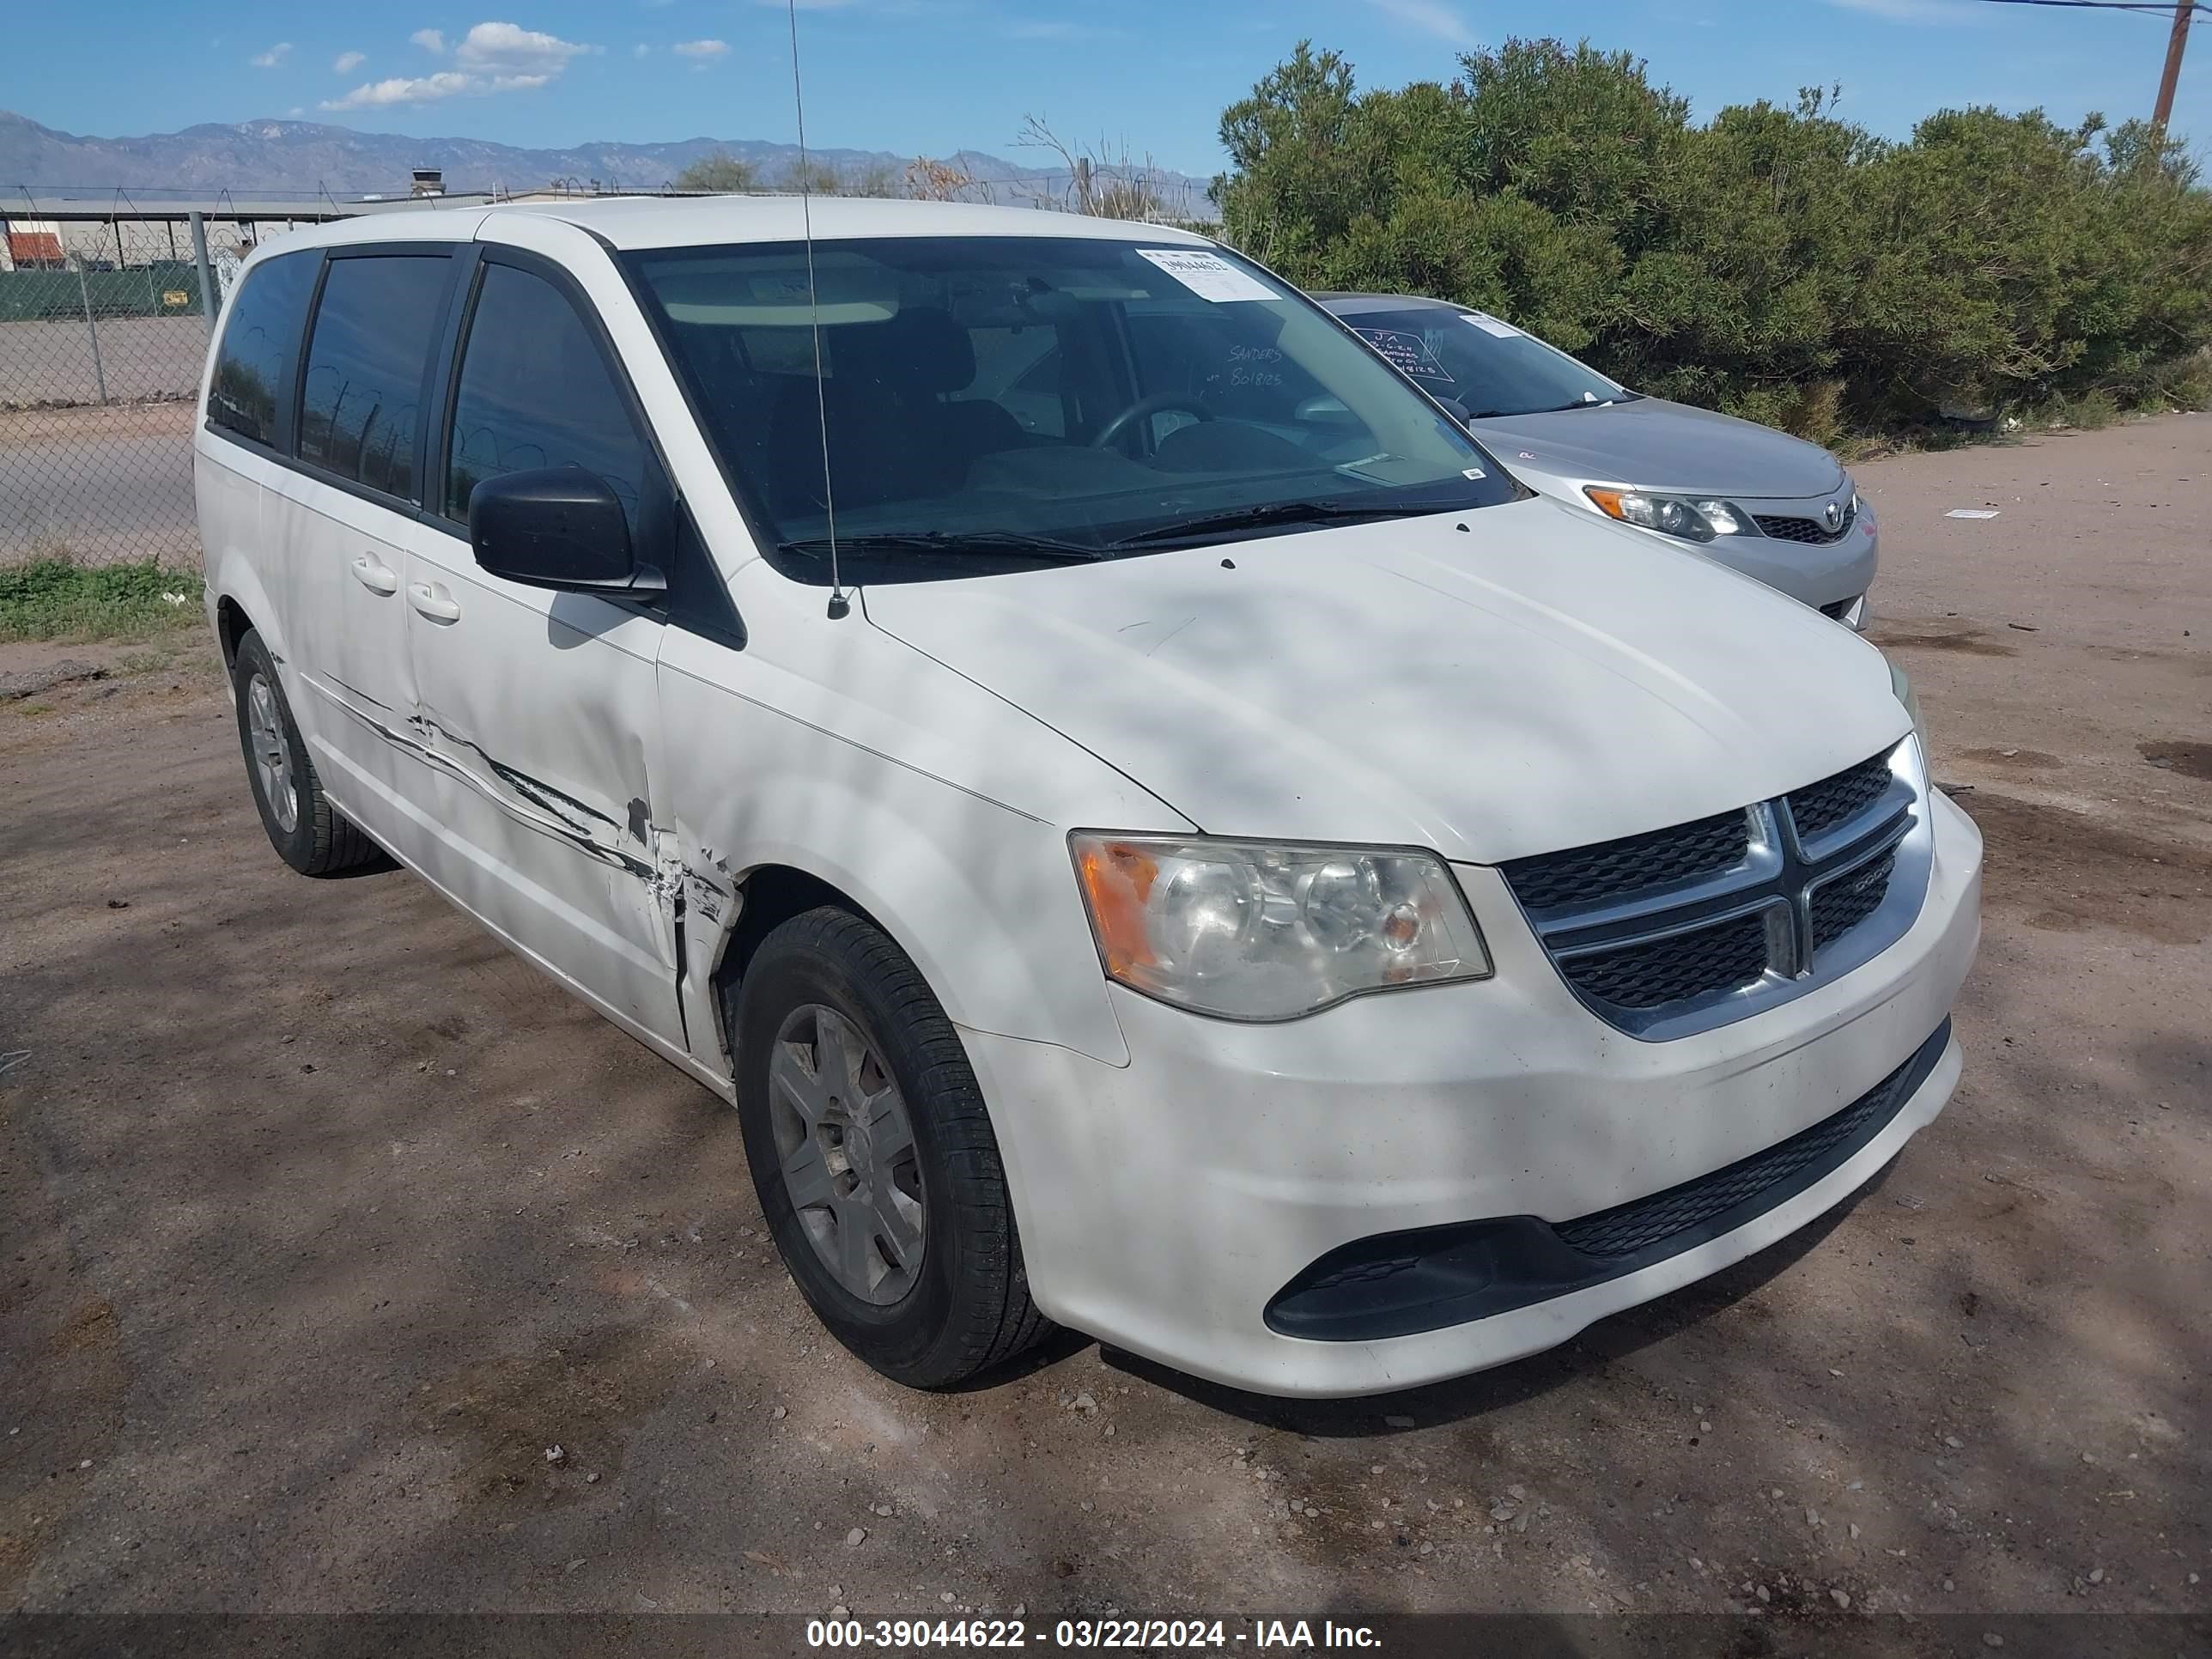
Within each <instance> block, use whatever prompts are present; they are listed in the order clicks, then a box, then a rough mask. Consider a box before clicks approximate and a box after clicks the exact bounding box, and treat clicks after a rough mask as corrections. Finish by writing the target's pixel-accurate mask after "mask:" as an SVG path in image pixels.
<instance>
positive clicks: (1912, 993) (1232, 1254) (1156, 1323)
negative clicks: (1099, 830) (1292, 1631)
mask: <svg viewBox="0 0 2212 1659" xmlns="http://www.w3.org/2000/svg"><path fill="white" fill-rule="evenodd" d="M1933 799H1934V811H1933V819H1934V855H1933V864H1932V866H1931V869H1930V872H1929V887H1928V896H1927V900H1926V902H1925V904H1924V906H1923V909H1922V912H1921V914H1920V916H1919V918H1918V920H1917V921H1916V922H1915V923H1914V924H1913V926H1912V927H1911V929H1909V930H1908V931H1907V932H1906V933H1905V935H1904V936H1903V937H1902V938H1901V939H1899V940H1898V941H1897V943H1896V944H1894V945H1892V946H1891V947H1890V948H1889V949H1888V950H1887V951H1883V952H1882V953H1881V955H1879V956H1877V957H1875V958H1874V959H1873V960H1872V961H1870V962H1869V963H1866V964H1865V965H1863V967H1861V968H1859V969H1856V970H1854V971H1852V972H1851V973H1849V974H1847V975H1844V976H1843V977H1841V978H1839V979H1838V980H1837V981H1834V982H1833V983H1832V984H1829V985H1826V986H1822V987H1820V988H1819V989H1817V990H1815V991H1813V992H1811V993H1808V994H1806V995H1805V996H1802V997H1801V998H1799V999H1797V1000H1795V1001H1792V1002H1790V1003H1787V1004H1784V1005H1783V1006H1780V1007H1778V1008H1774V1009H1772V1010H1770V1011H1769V1012H1765V1013H1761V1014H1758V1015H1754V1016H1753V1017H1751V1018H1747V1019H1742V1020H1739V1021H1737V1022H1735V1023H1734V1024H1728V1025H1723V1026H1721V1027H1719V1028H1717V1029H1716V1030H1711V1031H1706V1032H1702V1033H1699V1034H1696V1035H1694V1036H1685V1037H1680V1038H1677V1039H1674V1040H1673V1041H1670V1042H1642V1041H1639V1040H1638V1039H1637V1038H1634V1037H1632V1036H1626V1035H1624V1034H1623V1033H1621V1032H1620V1031H1616V1030H1613V1029H1612V1028H1611V1027H1609V1026H1607V1024H1605V1023H1604V1022H1602V1021H1601V1020H1600V1019H1598V1018H1597V1017H1596V1016H1595V1015H1594V1014H1592V1013H1590V1012H1589V1011H1588V1010H1586V1009H1585V1008H1583V1006H1581V1005H1580V1004H1579V1003H1578V1002H1577V1001H1576V1000H1575V999H1574V998H1573V996H1572V995H1571V994H1570V993H1569V991H1568V989H1567V987H1566V986H1565V982H1564V981H1562V980H1561V979H1560V977H1559V974H1558V972H1557V970H1556V969H1554V968H1553V965H1552V964H1551V963H1550V962H1549V960H1548V959H1547V958H1546V957H1545V956H1544V955H1543V953H1542V951H1541V947H1540V946H1539V945H1537V943H1536V941H1535V939H1534V936H1533V935H1532V934H1530V933H1529V932H1528V929H1527V927H1526V926H1525V925H1523V924H1520V923H1519V920H1518V916H1517V914H1516V910H1515V908H1514V905H1513V902H1512V899H1511V896H1510V894H1509V893H1508V891H1507V890H1506V888H1505V886H1504V882H1503V880H1502V879H1501V878H1499V877H1498V874H1497V872H1495V871H1493V870H1490V869H1487V868H1483V867H1478V866H1461V867H1460V869H1459V875H1460V878H1461V880H1462V885H1463V887H1464V888H1465V890H1466V891H1467V893H1468V899H1469V901H1470V902H1472V903H1473V904H1474V907H1475V910H1476V914H1477V915H1478V916H1479V917H1480V918H1481V919H1482V920H1483V921H1485V922H1486V923H1487V924H1488V926H1487V927H1486V932H1487V933H1488V936H1489V941H1490V945H1491V948H1492V954H1493V957H1495V959H1496V963H1497V968H1498V973H1497V976H1496V977H1495V978H1493V979H1491V980H1488V981H1480V982H1476V983H1473V984H1463V985H1453V986H1440V987H1433V988H1427V989H1420V990H1407V991H1399V992H1393V993H1390V994H1384V995H1379V996H1370V997H1362V998H1358V999H1355V1000H1352V1001H1350V1002H1346V1003H1344V1004H1341V1005H1340V1006H1337V1007H1335V1008H1333V1009H1330V1010H1328V1011H1327V1012H1324V1013H1322V1014H1319V1015H1316V1016H1314V1017H1313V1018H1310V1019H1304V1020H1299V1021H1296V1022H1293V1023H1291V1024H1281V1025H1237V1024H1227V1023H1225V1022H1221V1021H1216V1020H1208V1019H1203V1018H1198V1017H1196V1016H1194V1015H1191V1014H1188V1013H1184V1012H1181V1011H1179V1010H1176V1009H1173V1008H1170V1007H1167V1006H1163V1005H1161V1004H1159V1003H1156V1002H1152V1001H1150V1000H1146V999H1145V998H1143V997H1140V996H1138V995H1136V994H1133V993H1130V992H1127V991H1126V990H1124V989H1122V988H1121V987H1118V986H1117V987H1109V992H1110V994H1111V995H1112V997H1113V999H1114V1002H1115V1012H1116V1014H1117V1016H1118V1018H1119V1019H1120V1021H1121V1027H1122V1030H1123V1033H1124V1035H1125V1036H1126V1038H1127V1044H1128V1048H1129V1052H1130V1055H1131V1059H1130V1063H1129V1064H1128V1065H1127V1066H1109V1065H1105V1064H1103V1063H1101V1062H1098V1061H1095V1060H1089V1059H1086V1058H1085V1057H1083V1056H1081V1055H1079V1054H1074V1053H1073V1051H1071V1050H1068V1049H1066V1048H1058V1047H1055V1046H1054V1045H1051V1044H1047V1043H1038V1042H1020V1041H1017V1040H1013V1039H1009V1038H1004V1037H997V1036H988V1035H986V1034H983V1033H980V1032H976V1031H974V1030H963V1032H962V1036H963V1040H964V1042H965V1043H966V1045H967V1048H968V1051H969V1055H970V1057H971V1059H972V1060H973V1061H974V1063H975V1069H976V1072H977V1073H978V1077H979V1080H980V1081H981V1084H982V1087H983V1092H984V1097H985V1098H986V1099H987V1101H988V1102H989V1103H990V1104H991V1109H992V1116H993V1120H994V1124H995V1125H996V1127H997V1129H998V1134H999V1140H1000V1147H1001V1150H1002V1152H1003V1153H1004V1155H1005V1158H1006V1167H1007V1173H1008V1176H1009V1179H1010V1181H1011V1182H1012V1187H1013V1192H1014V1200H1015V1206H1016V1213H1017V1216H1018V1220H1019V1224H1020V1227H1021V1237H1022V1247H1023V1253H1024V1259H1025V1262H1026V1265H1027V1267H1028V1272H1029V1278H1030V1287H1031V1291H1032V1293H1033V1294H1034V1295H1035V1297H1036V1301H1037V1304H1038V1305H1039V1306H1040V1307H1041V1308H1042V1310H1044V1311H1045V1312H1046V1313H1048V1314H1049V1315H1051V1316H1053V1317H1054V1319H1057V1320H1059V1321H1060V1322H1062V1323H1064V1324H1066V1325H1069V1326H1072V1327H1073V1328H1077V1329H1079V1330H1083V1331H1085V1332H1088V1333H1090V1334H1092V1335H1094V1336H1097V1337H1098V1338H1100V1339H1102V1340H1106V1341H1109V1342H1111V1343H1114V1344H1116V1345H1118V1346H1122V1347H1125V1348H1127V1349H1129V1350H1131V1351H1133V1352H1138V1353H1141V1354H1144V1355H1146V1356H1148V1357H1150V1358H1154V1359H1158V1360H1159V1361H1161V1362H1163V1363H1164V1364H1170V1365H1172V1366H1175V1367H1176V1368H1178V1369H1180V1370H1185V1371H1188V1372H1191V1373H1194V1374H1195V1375H1197V1376H1204V1377H1208V1378H1211V1379H1212V1380H1214V1381H1216V1382H1220V1383H1229V1384H1231V1385H1234V1386H1237V1387H1241V1388H1248V1389H1256V1390H1259V1391H1261V1392H1265V1393H1271V1394H1280V1395H1354V1394H1367V1393H1375V1392H1380V1391H1383V1390H1388V1389H1402V1388H1410V1387H1413V1386H1415V1385H1417V1384H1419V1383H1428V1382H1433V1381H1436V1380H1437V1379H1439V1378H1443V1377H1447V1376H1455V1375H1458V1374H1461V1373H1463V1372H1467V1371H1472V1370H1482V1369H1484V1368H1486V1367H1487V1366H1492V1365H1497V1364H1503V1363H1504V1362H1506V1361H1508V1360H1511V1359H1515V1358H1520V1357H1522V1356H1523V1355H1525V1354H1529V1353H1533V1352H1538V1351H1539V1350H1541V1349H1544V1348H1547V1347H1550V1346H1554V1345H1555V1344H1557V1343H1559V1342H1562V1341H1565V1340H1567V1339H1568V1338H1569V1337H1571V1336H1572V1335H1574V1334H1576V1333H1577V1331H1579V1330H1581V1329H1583V1328H1584V1327H1585V1326H1587V1325H1589V1324H1590V1323H1591V1322H1593V1321H1595V1320H1598V1319H1601V1318H1603V1317H1604V1316H1607V1315H1608V1314H1611V1313H1614V1312H1618V1311H1619V1310H1621V1309H1624V1308H1627V1307H1632V1306H1633V1305H1635V1304H1638V1303H1640V1302H1644V1301H1647V1300H1649V1299H1650V1298H1651V1297H1656V1296H1659V1295H1662V1294H1664V1293H1665V1292H1667V1291H1671V1290H1674V1289H1675V1288H1677V1287H1679V1286H1680V1285H1686V1284H1688V1283H1691V1282H1692V1281H1693V1280H1695V1279H1700V1278H1702V1277H1704V1276H1705V1275H1706V1274H1708V1273H1713V1272H1715V1271H1717V1270H1718V1269H1719V1268H1721V1267H1725V1266H1727V1265H1728V1264H1729V1263H1730V1262H1733V1261H1738V1260H1740V1259H1741V1258H1742V1257H1744V1256H1746V1255H1751V1254H1752V1253H1753V1252H1754V1251H1757V1250H1759V1249H1762V1248H1764V1247H1765V1245H1767V1244H1770V1243H1773V1242H1774V1241H1775V1240H1777V1239H1778V1238H1781V1237H1784V1235H1786V1234H1788V1233H1790V1232H1791V1231H1794V1230H1796V1228H1798V1227H1800V1226H1802V1225H1804V1224H1805V1223H1806V1222H1808V1221H1809V1220H1811V1219H1812V1218H1814V1216H1816V1215H1818V1214H1820V1212H1823V1211H1825V1210H1826V1209H1827V1208H1829V1207H1830V1206H1832V1205H1834V1204H1835V1203H1837V1202H1838V1200H1841V1199H1843V1198H1844V1197H1845V1196H1847V1195H1848V1194H1850V1193H1851V1192H1852V1191H1853V1190H1855V1189H1856V1188H1857V1187H1858V1186H1859V1185H1861V1184H1862V1183H1863V1182H1864V1181H1866V1179H1867V1178H1868V1177H1869V1176H1871V1175H1873V1174H1874V1173H1875V1171H1876V1170H1879V1169H1881V1167H1882V1165H1883V1164H1886V1163H1887V1161H1888V1160H1889V1159H1890V1158H1892V1157H1893V1156H1894V1155H1895V1153H1896V1152H1897V1150H1898V1149H1899V1147H1900V1146H1903V1145H1904V1143H1905V1141H1906V1140H1907V1139H1910V1138H1911V1135H1912V1134H1913V1133H1915V1132H1916V1131H1917V1130H1918V1129H1919V1128H1920V1127H1922V1126H1923V1125H1924V1124H1925V1123H1927V1122H1928V1121H1929V1120H1930V1119H1932V1118H1933V1117H1934V1116H1935V1115H1936V1113H1937V1112H1938V1111H1940V1110H1941V1109H1942V1105H1943V1103H1944V1102H1945V1101H1946V1100H1947V1099H1948V1098H1949V1096H1950V1093H1951V1091H1952V1089H1953V1087H1954V1085H1956V1083H1957V1080H1958V1076H1959V1066H1960V1062H1959V1052H1958V1048H1957V1045H1956V1043H1955V1042H1950V1043H1947V1044H1945V1045H1944V1046H1943V1048H1942V1053H1941V1054H1940V1057H1938V1058H1937V1059H1936V1060H1934V1062H1933V1065H1932V1068H1931V1069H1929V1070H1928V1072H1927V1073H1926V1075H1925V1077H1924V1079H1923V1080H1922V1081H1921V1082H1920V1083H1919V1084H1918V1086H1917V1088H1914V1089H1913V1090H1912V1091H1911V1094H1910V1096H1909V1097H1908V1098H1906V1099H1905V1101H1904V1102H1903V1103H1902V1104H1901V1105H1900V1106H1899V1107H1898V1108H1897V1109H1896V1110H1895V1112H1894V1115H1893V1116H1891V1117H1890V1118H1889V1119H1888V1120H1887V1123H1886V1125H1885V1126H1884V1127H1882V1128H1881V1131H1880V1132H1879V1133H1876V1134H1875V1135H1874V1137H1873V1138H1872V1139H1869V1140H1867V1141H1866V1142H1865V1143H1864V1144H1863V1145H1862V1146H1859V1147H1858V1149H1857V1151H1856V1152H1851V1153H1850V1156H1849V1157H1847V1158H1844V1161H1843V1162H1841V1163H1840V1164H1836V1165H1835V1166H1834V1167H1833V1168H1832V1169H1831V1170H1829V1171H1828V1173H1826V1175H1824V1176H1821V1177H1820V1179H1819V1180H1817V1181H1815V1182H1813V1184H1811V1185H1809V1186H1807V1187H1804V1188H1802V1190H1798V1191H1796V1192H1795V1193H1794V1194H1790V1196H1788V1197H1786V1198H1784V1199H1782V1200H1780V1201H1779V1202H1778V1203H1776V1204H1774V1205H1773V1206H1771V1207H1767V1208H1765V1209H1764V1210H1762V1211H1761V1212H1759V1213H1758V1214H1756V1215H1754V1216H1752V1217H1751V1218H1749V1219H1747V1220H1744V1221H1743V1222H1742V1223H1741V1225H1735V1226H1732V1227H1731V1228H1730V1229H1729V1231H1725V1232H1723V1233H1720V1234H1719V1235H1717V1236H1716V1237H1709V1238H1705V1239H1704V1240H1702V1242H1698V1243H1693V1244H1692V1245H1691V1246H1690V1247H1689V1248H1686V1249H1680V1250H1679V1251H1676V1252H1674V1253H1673V1254H1669V1255H1666V1256H1665V1258H1664V1259H1663V1260H1658V1261H1653V1262H1652V1263H1651V1264H1650V1265H1649V1266H1646V1267H1640V1268H1638V1269H1637V1270H1636V1271H1633V1272H1628V1273H1622V1274H1620V1275H1619V1276H1616V1277H1612V1278H1609V1279H1605V1280H1604V1281H1603V1282H1601V1283H1596V1284H1592V1285H1587V1286H1586V1287H1584V1288H1581V1289H1577V1290H1573V1291H1568V1292H1567V1293H1565V1294H1563V1295H1558V1296H1553V1297H1548V1298H1547V1299H1544V1300H1541V1301H1538V1302H1535V1303H1534V1304H1529V1305H1524V1306H1520V1307H1516V1308H1512V1309H1510V1310H1507V1311H1503V1312H1498V1313H1495V1314H1492V1315H1491V1316H1487V1317H1480V1318H1474V1319H1472V1320H1468V1321H1465V1322H1459V1323H1455V1324H1450V1325H1448V1326H1445V1327H1443V1328H1436V1329H1428V1330H1422V1331H1419V1332H1415V1333H1413V1334H1405V1335H1398V1336H1390V1337H1385V1338H1382V1339H1378V1340H1313V1339H1310V1338H1307V1337H1301V1336H1296V1335H1290V1334H1284V1333H1283V1332H1281V1331H1279V1330H1277V1329H1274V1328H1271V1326H1270V1324H1269V1322H1268V1319H1267V1307H1268V1304H1269V1303H1270V1301H1271V1300H1272V1299H1273V1298H1274V1297H1276V1295H1277V1293H1278V1292H1279V1291H1282V1290H1283V1289H1284V1288H1285V1286H1286V1285H1289V1284H1290V1283H1291V1281H1292V1280H1293V1279H1295V1278H1297V1275H1299V1274H1300V1273H1302V1272H1303V1271H1304V1270H1305V1269H1306V1268H1307V1267H1309V1266H1310V1264H1312V1263H1314V1262H1316V1261H1317V1260H1318V1259H1319V1258H1321V1257H1322V1256H1323V1255H1327V1254H1328V1252H1330V1251H1332V1250H1335V1249H1339V1248H1340V1247H1342V1246H1345V1245H1347V1244H1350V1243H1353V1242H1354V1241H1358V1240H1363V1239H1370V1238H1372V1237H1375V1236H1376V1235H1378V1234H1391V1233H1401V1232H1407V1231H1414V1230H1419V1229H1423V1228H1431V1227H1443V1226H1449V1225H1454V1224H1461V1223H1465V1222H1468V1221H1471V1220H1476V1219H1480V1218H1495V1217H1512V1216H1533V1217H1536V1218H1540V1219H1541V1220H1544V1221H1547V1222H1566V1221H1571V1220H1574V1219H1576V1218H1583V1217H1589V1216H1590V1215H1592V1214H1594V1213H1595V1212H1601V1211H1605V1210H1608V1209H1611V1208H1613V1206H1620V1205H1624V1204H1627V1203H1629V1202H1631V1201H1632V1200H1637V1199H1640V1198H1643V1197H1645V1196H1646V1195H1648V1194H1654V1193H1658V1192H1661V1191H1662V1190H1664V1189H1667V1188H1674V1187H1677V1186H1680V1185H1681V1184H1682V1183H1684V1182H1690V1181H1693V1180H1695V1179H1696V1178H1697V1177H1699V1176H1705V1175H1708V1174H1710V1173H1711V1172H1712V1171H1715V1170H1721V1169H1723V1167H1724V1166H1727V1165H1730V1164H1735V1163H1736V1162H1737V1161H1738V1160H1740V1159H1742V1158H1747V1157H1748V1156H1749V1155H1751V1154H1753V1153H1754V1152H1759V1151H1760V1150H1761V1149H1763V1148H1765V1147H1769V1146H1772V1145H1774V1143H1776V1142H1778V1141H1781V1140H1784V1139H1788V1138H1789V1137H1790V1136H1793V1135H1796V1134H1799V1133H1802V1132H1804V1131H1806V1130H1808V1129H1810V1128H1811V1127H1813V1126H1814V1125H1815V1124H1817V1123H1819V1122H1820V1121H1822V1120H1824V1119H1826V1118H1829V1117H1830V1116H1832V1115H1833V1114H1835V1113H1837V1112H1838V1110H1839V1109H1842V1108H1843V1107H1844V1106H1845V1105H1846V1104H1847V1103H1850V1102H1853V1101H1855V1100H1857V1099H1858V1098H1859V1097H1862V1096H1863V1095H1865V1094H1866V1093H1867V1092H1868V1091H1869V1090H1871V1089H1873V1088H1874V1087H1875V1085H1876V1084H1877V1083H1879V1082H1880V1081H1881V1079H1884V1078H1885V1077H1887V1076H1888V1075H1889V1074H1890V1073H1892V1072H1893V1071H1895V1070H1896V1069H1897V1068H1898V1067H1899V1066H1901V1065H1903V1064H1904V1063H1905V1061H1906V1060H1908V1059H1909V1058H1910V1057H1911V1056H1912V1055H1913V1054H1914V1053H1915V1051H1916V1050H1918V1049H1919V1048H1922V1046H1923V1044H1925V1043H1927V1042H1928V1041H1929V1036H1930V1034H1931V1033H1933V1032H1935V1031H1936V1030H1937V1028H1938V1027H1939V1026H1941V1025H1942V1023H1943V1021H1944V1019H1945V1018H1946V1017H1947V1016H1948V1013H1949V1012H1950V1007H1951V1003H1952V1000H1953V998H1954V995H1955V994H1956V993H1957V990H1958V988H1959V986H1960V982H1961V981H1963V980H1964V979H1965V977H1966V971H1967V969H1968V967H1969V966H1970V965H1971V963H1972V960H1973V955H1974V951H1975V948H1976V945H1977V942H1978V939H1979V936H1980V862H1981V838H1980V836H1979V834H1978V832H1977V831H1976V829H1975V828H1974V826H1973V823H1972V820H1971V819H1969V818H1968V817H1966V815H1965V814H1964V813H1963V812H1960V811H1959V810H1958V809H1957V808H1956V807H1955V806H1954V805H1952V804H1951V803H1950V802H1949V800H1948V799H1944V798H1943V797H1942V796H1940V795H1939V796H1936V797H1934V798H1933Z"/></svg>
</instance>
